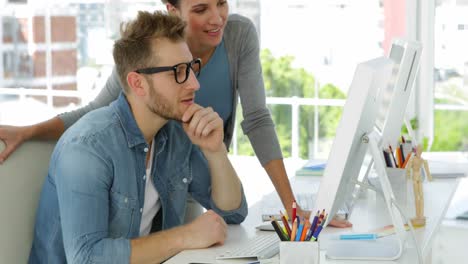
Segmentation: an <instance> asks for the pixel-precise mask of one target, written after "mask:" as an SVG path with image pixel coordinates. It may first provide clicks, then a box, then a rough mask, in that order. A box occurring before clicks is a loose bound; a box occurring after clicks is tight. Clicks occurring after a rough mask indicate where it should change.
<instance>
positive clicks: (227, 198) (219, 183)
mask: <svg viewBox="0 0 468 264" xmlns="http://www.w3.org/2000/svg"><path fill="white" fill-rule="evenodd" d="M203 154H204V155H205V157H206V159H207V160H208V165H209V167H210V173H211V197H212V199H213V201H214V202H215V204H216V206H217V207H218V208H219V209H221V210H225V211H231V210H235V209H238V208H239V207H240V206H241V202H242V188H241V182H240V180H239V177H237V173H236V171H235V170H234V168H233V167H232V164H231V162H230V161H229V159H228V156H227V151H226V148H224V145H223V147H222V148H221V150H220V151H219V152H208V151H203Z"/></svg>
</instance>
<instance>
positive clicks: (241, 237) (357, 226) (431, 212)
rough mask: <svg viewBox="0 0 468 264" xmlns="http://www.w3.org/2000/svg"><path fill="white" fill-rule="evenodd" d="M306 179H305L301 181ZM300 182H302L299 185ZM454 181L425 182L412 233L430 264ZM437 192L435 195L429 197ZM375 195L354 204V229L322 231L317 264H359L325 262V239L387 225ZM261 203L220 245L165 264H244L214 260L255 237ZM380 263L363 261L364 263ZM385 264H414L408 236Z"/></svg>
mask: <svg viewBox="0 0 468 264" xmlns="http://www.w3.org/2000/svg"><path fill="white" fill-rule="evenodd" d="M302 179H307V178H302ZM299 182H301V181H296V183H293V188H294V189H295V191H296V188H297V187H298V186H297V185H300V186H302V187H303V186H304V185H303V184H298V183H299ZM301 183H303V182H301ZM458 183H459V180H458V179H436V180H435V181H433V182H425V184H424V193H425V194H427V195H426V197H425V215H426V216H427V223H426V227H425V228H423V229H418V230H416V239H417V241H418V243H419V244H420V245H421V249H422V252H423V255H424V256H425V258H426V261H425V263H430V262H431V261H430V260H431V259H430V256H431V254H430V253H431V246H432V241H433V238H434V235H435V234H436V233H437V231H438V229H439V226H440V224H441V221H442V219H443V217H444V215H445V212H446V211H447V207H448V205H449V203H450V201H451V199H452V196H453V194H454V192H455V190H456V188H457V186H458ZM434 193H437V194H438V195H430V194H434ZM380 199H381V198H377V197H376V196H375V195H374V196H373V195H372V194H370V193H369V194H368V196H367V198H366V199H359V200H358V201H357V203H356V207H355V209H354V211H353V214H352V216H351V221H352V222H353V224H354V226H353V228H350V229H337V228H326V229H325V231H324V232H323V234H322V236H324V237H325V239H324V238H322V240H321V256H320V263H322V264H323V263H325V264H328V263H362V262H361V261H332V260H329V259H326V257H325V252H326V247H327V245H328V243H327V238H326V237H327V236H329V235H330V234H334V233H338V232H345V231H346V232H364V231H368V230H372V229H376V228H380V227H383V226H385V225H387V224H390V220H389V219H390V218H389V217H388V213H387V211H386V210H383V209H382V208H384V206H383V202H382V201H381V200H380ZM261 211H262V210H261V204H260V203H256V204H254V205H253V206H251V207H250V208H249V215H248V217H247V219H246V220H245V222H244V223H242V224H241V225H238V226H235V225H233V226H229V227H228V232H229V234H228V238H227V240H226V242H225V244H224V245H222V246H214V247H211V248H208V249H199V250H187V251H183V252H181V253H180V254H178V255H176V256H174V257H173V258H171V259H170V260H168V261H167V262H165V263H167V264H184V263H190V262H201V263H246V262H248V261H246V260H216V256H217V255H219V254H221V253H222V252H224V251H226V250H227V249H229V248H235V247H237V246H239V245H241V244H242V243H243V241H246V240H247V239H249V238H250V237H252V236H255V235H256V234H257V233H259V232H265V231H257V230H256V229H255V226H257V225H259V224H260V223H261ZM372 263H381V262H377V261H375V262H373V261H366V264H372ZM385 263H411V264H413V263H417V254H416V250H415V248H414V245H413V244H412V240H411V236H408V239H407V242H406V250H405V251H404V253H403V256H402V257H401V258H400V259H398V260H397V261H394V262H391V261H386V262H385Z"/></svg>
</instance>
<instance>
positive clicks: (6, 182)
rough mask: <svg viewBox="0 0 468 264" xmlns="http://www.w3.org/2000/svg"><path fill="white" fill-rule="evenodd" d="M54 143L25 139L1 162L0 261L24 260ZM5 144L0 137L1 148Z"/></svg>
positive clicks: (29, 247) (25, 261)
mask: <svg viewBox="0 0 468 264" xmlns="http://www.w3.org/2000/svg"><path fill="white" fill-rule="evenodd" d="M54 146H55V142H47V141H41V142H39V141H29V142H25V143H24V144H23V145H21V147H19V148H18V149H17V150H16V151H15V152H13V153H12V154H11V155H10V157H9V158H8V159H7V160H6V161H5V162H4V163H3V164H2V165H0V212H1V215H0V263H27V261H28V256H29V251H30V249H31V243H32V239H33V231H34V220H35V216H36V208H37V205H38V202H39V195H40V192H41V189H42V183H43V181H44V179H45V177H46V175H47V169H48V167H49V158H50V155H51V154H52V150H53V149H54ZM4 148H5V144H4V143H3V141H1V140H0V151H3V149H4Z"/></svg>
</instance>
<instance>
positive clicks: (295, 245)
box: [280, 241, 320, 264]
mask: <svg viewBox="0 0 468 264" xmlns="http://www.w3.org/2000/svg"><path fill="white" fill-rule="evenodd" d="M292 263H294V264H318V263H320V247H319V242H310V241H302V242H289V241H284V242H280V264H292Z"/></svg>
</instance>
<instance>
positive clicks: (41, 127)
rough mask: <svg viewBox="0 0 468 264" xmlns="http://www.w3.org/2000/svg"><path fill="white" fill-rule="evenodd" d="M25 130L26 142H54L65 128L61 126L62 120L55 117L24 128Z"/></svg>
mask: <svg viewBox="0 0 468 264" xmlns="http://www.w3.org/2000/svg"><path fill="white" fill-rule="evenodd" d="M25 129H26V130H27V132H26V135H25V136H26V138H25V139H26V140H28V139H40V140H56V139H59V138H60V136H61V135H62V134H63V132H64V130H65V127H64V125H63V121H62V119H60V118H59V117H58V116H56V117H54V118H52V119H49V120H47V121H44V122H41V123H39V124H35V125H32V126H28V127H25Z"/></svg>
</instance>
